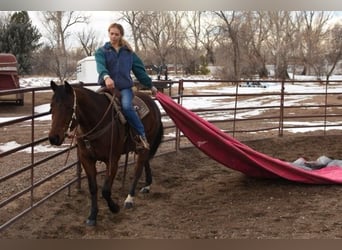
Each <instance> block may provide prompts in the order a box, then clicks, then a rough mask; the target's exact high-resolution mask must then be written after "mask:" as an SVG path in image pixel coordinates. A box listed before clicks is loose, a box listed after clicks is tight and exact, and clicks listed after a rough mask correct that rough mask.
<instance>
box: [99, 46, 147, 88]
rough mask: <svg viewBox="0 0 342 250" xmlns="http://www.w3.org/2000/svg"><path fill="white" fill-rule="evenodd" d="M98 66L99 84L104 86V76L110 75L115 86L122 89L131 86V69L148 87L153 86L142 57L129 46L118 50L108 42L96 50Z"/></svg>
mask: <svg viewBox="0 0 342 250" xmlns="http://www.w3.org/2000/svg"><path fill="white" fill-rule="evenodd" d="M95 61H96V68H97V72H98V74H99V84H100V85H102V86H104V81H103V77H104V76H105V75H109V76H110V77H111V78H112V79H113V80H114V83H115V88H117V89H119V90H121V89H125V88H131V87H132V86H133V80H132V78H131V71H133V74H134V75H135V77H136V78H137V79H138V81H139V82H140V83H141V84H143V85H145V86H146V87H148V88H151V87H152V80H151V78H150V77H149V76H148V75H147V73H146V70H145V66H144V64H143V63H142V61H141V59H140V58H139V57H138V56H137V55H136V54H135V53H134V52H132V51H130V50H129V49H128V48H127V47H121V48H120V50H119V51H118V52H117V51H116V50H115V49H114V48H113V47H112V45H111V44H110V42H106V43H105V45H104V46H102V47H100V48H99V49H97V50H96V52H95Z"/></svg>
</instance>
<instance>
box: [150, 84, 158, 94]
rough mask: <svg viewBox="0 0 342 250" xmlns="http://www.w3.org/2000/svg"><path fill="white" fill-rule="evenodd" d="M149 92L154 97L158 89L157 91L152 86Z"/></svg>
mask: <svg viewBox="0 0 342 250" xmlns="http://www.w3.org/2000/svg"><path fill="white" fill-rule="evenodd" d="M151 92H152V95H153V96H156V94H157V92H158V89H157V88H156V87H154V86H152V88H151Z"/></svg>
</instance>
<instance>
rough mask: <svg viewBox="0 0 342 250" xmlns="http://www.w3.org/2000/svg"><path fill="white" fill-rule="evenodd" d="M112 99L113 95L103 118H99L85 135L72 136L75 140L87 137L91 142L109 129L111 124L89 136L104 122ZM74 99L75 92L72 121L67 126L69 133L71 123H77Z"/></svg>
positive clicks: (112, 101)
mask: <svg viewBox="0 0 342 250" xmlns="http://www.w3.org/2000/svg"><path fill="white" fill-rule="evenodd" d="M114 98H115V96H114V95H113V96H112V99H111V100H110V104H109V105H108V107H107V109H106V111H105V113H104V114H103V116H102V117H101V119H100V120H99V121H98V123H97V124H96V125H95V126H94V127H93V128H92V129H91V130H89V131H88V132H87V133H85V134H81V135H76V133H75V134H74V136H76V138H78V139H80V138H84V137H88V138H89V139H90V140H91V139H92V138H96V137H98V136H100V135H102V134H103V133H104V132H105V131H106V130H107V129H109V127H110V126H111V125H112V124H111V123H109V124H108V125H107V126H106V127H104V128H103V129H101V130H99V131H97V132H96V133H95V134H93V135H92V136H90V135H91V134H92V133H93V132H94V131H95V130H96V129H97V128H98V126H100V124H101V123H102V122H103V120H104V118H105V117H106V115H107V114H108V112H109V110H110V108H111V107H112V106H113V103H114ZM76 99H77V97H76V92H75V90H74V113H73V115H72V119H71V121H70V124H69V130H70V131H71V129H72V123H73V121H75V122H77V119H76V107H77V105H76V101H77V100H76Z"/></svg>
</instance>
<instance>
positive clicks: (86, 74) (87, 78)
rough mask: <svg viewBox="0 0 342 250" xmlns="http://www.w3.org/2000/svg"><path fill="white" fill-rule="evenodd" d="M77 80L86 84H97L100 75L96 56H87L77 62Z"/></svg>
mask: <svg viewBox="0 0 342 250" xmlns="http://www.w3.org/2000/svg"><path fill="white" fill-rule="evenodd" d="M76 77H77V80H78V81H80V82H84V83H97V80H98V74H97V71H96V62H95V57H94V56H87V57H85V58H83V59H82V60H79V61H78V62H77V69H76Z"/></svg>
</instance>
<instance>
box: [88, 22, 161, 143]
mask: <svg viewBox="0 0 342 250" xmlns="http://www.w3.org/2000/svg"><path fill="white" fill-rule="evenodd" d="M108 36H109V42H106V43H105V44H104V45H103V46H102V47H100V48H99V49H97V50H96V52H95V61H96V67H97V72H98V74H99V83H100V84H101V85H102V86H103V87H106V88H108V89H114V88H116V89H117V90H119V91H120V94H121V105H122V112H123V114H124V116H125V117H126V119H127V122H128V123H129V124H130V125H131V126H132V127H133V128H134V129H135V131H136V132H137V133H138V139H139V141H140V142H139V143H140V144H141V146H142V147H143V148H145V149H149V144H148V142H147V139H146V136H145V129H144V125H143V124H142V122H141V120H140V118H139V116H138V114H137V112H136V111H135V109H134V107H133V103H132V100H133V90H132V87H133V80H132V78H131V74H130V73H131V71H133V74H134V75H135V77H136V78H137V79H138V80H139V82H140V83H141V84H143V85H145V86H146V87H148V88H150V89H151V90H152V94H153V95H155V93H156V92H157V89H156V88H155V87H153V86H152V80H151V78H150V77H149V76H148V75H147V73H146V71H145V66H144V64H143V62H142V61H141V59H140V58H139V57H138V56H137V55H136V54H135V53H134V52H133V50H132V48H131V47H130V45H129V44H128V43H127V42H126V41H125V40H124V39H123V36H124V29H123V27H122V25H121V24H118V23H112V24H111V25H110V26H109V27H108ZM138 146H140V145H138Z"/></svg>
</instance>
